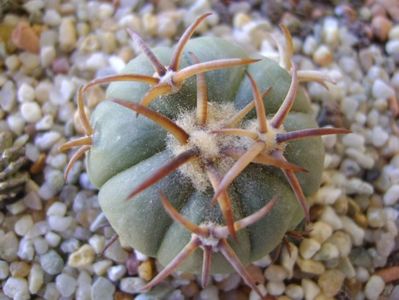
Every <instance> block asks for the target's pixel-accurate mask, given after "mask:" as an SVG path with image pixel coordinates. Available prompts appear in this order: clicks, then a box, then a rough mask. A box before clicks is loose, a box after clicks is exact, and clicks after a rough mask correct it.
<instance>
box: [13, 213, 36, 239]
mask: <svg viewBox="0 0 399 300" xmlns="http://www.w3.org/2000/svg"><path fill="white" fill-rule="evenodd" d="M32 226H33V220H32V217H31V216H30V215H24V216H22V217H21V218H20V219H19V220H18V221H17V222H16V223H15V225H14V231H15V233H16V234H18V235H19V236H24V235H26V234H27V233H28V231H29V230H30V229H31V228H32Z"/></svg>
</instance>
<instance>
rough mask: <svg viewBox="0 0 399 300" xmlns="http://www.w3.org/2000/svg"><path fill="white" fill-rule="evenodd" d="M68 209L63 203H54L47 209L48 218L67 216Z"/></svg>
mask: <svg viewBox="0 0 399 300" xmlns="http://www.w3.org/2000/svg"><path fill="white" fill-rule="evenodd" d="M66 210H67V207H66V205H65V203H63V202H54V203H53V204H52V205H51V206H50V207H49V208H48V209H47V213H46V215H47V216H59V217H63V216H65V213H66Z"/></svg>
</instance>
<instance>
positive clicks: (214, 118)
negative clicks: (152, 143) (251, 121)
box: [167, 103, 242, 191]
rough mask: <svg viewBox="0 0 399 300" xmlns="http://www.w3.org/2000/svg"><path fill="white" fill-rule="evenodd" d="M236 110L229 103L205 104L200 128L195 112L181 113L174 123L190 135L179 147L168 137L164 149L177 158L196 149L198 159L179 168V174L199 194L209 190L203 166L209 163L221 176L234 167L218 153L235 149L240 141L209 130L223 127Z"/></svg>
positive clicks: (231, 161)
mask: <svg viewBox="0 0 399 300" xmlns="http://www.w3.org/2000/svg"><path fill="white" fill-rule="evenodd" d="M236 113H237V111H236V110H235V108H234V106H233V104H232V103H228V104H215V103H208V114H207V124H206V125H205V126H200V125H198V123H197V117H196V111H195V110H194V111H190V112H184V113H183V114H181V115H180V116H179V117H178V118H177V120H176V124H177V125H179V126H180V127H181V128H183V129H184V130H185V131H186V132H187V133H188V134H189V135H190V138H189V141H188V143H187V144H186V145H180V144H179V142H178V141H177V140H176V139H175V138H174V137H173V136H172V135H170V134H169V135H168V138H167V147H168V149H169V150H170V151H171V152H172V153H173V154H174V155H178V154H180V153H182V152H184V151H187V150H189V149H192V148H196V149H199V151H200V155H199V158H197V159H193V160H191V161H190V162H188V163H186V164H184V165H183V166H181V167H180V168H179V171H180V172H181V173H182V174H183V175H184V176H186V177H188V178H189V179H190V180H191V182H192V183H193V185H194V187H195V188H196V189H197V190H198V191H204V190H206V189H207V188H208V187H210V186H211V185H210V182H209V180H208V176H207V174H206V172H205V169H204V167H203V165H204V163H205V162H207V161H208V162H212V163H213V164H214V165H215V167H217V168H218V170H219V171H220V172H221V174H224V173H225V172H227V170H228V169H229V168H230V167H231V166H232V165H233V164H234V160H233V159H232V158H231V157H228V156H226V155H222V154H221V152H220V150H221V149H223V148H225V147H237V146H239V145H240V144H241V146H242V143H241V142H240V141H241V140H242V139H241V138H239V137H235V136H228V135H224V134H220V133H212V132H211V131H212V130H216V129H221V128H223V126H224V124H225V122H227V121H228V120H229V119H230V118H232V117H233V116H234V115H235V114H236Z"/></svg>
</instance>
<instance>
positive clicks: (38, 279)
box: [28, 263, 44, 294]
mask: <svg viewBox="0 0 399 300" xmlns="http://www.w3.org/2000/svg"><path fill="white" fill-rule="evenodd" d="M28 283H29V292H30V293H31V294H36V293H37V292H38V291H39V290H40V289H41V287H42V285H43V283H44V273H43V270H42V268H41V267H40V265H39V264H37V263H34V264H33V265H32V268H31V270H30V273H29V279H28Z"/></svg>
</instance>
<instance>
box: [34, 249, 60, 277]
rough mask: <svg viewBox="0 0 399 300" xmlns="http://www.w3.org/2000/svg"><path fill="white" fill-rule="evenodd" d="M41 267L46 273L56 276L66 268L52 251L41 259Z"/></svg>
mask: <svg viewBox="0 0 399 300" xmlns="http://www.w3.org/2000/svg"><path fill="white" fill-rule="evenodd" d="M40 265H41V266H42V268H43V270H44V271H45V272H46V273H48V274H50V275H56V274H59V273H60V272H61V271H62V269H63V268H64V261H63V260H62V258H61V256H60V255H59V254H58V253H57V252H55V251H54V250H50V251H49V252H47V253H46V254H44V255H42V256H41V257H40Z"/></svg>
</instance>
